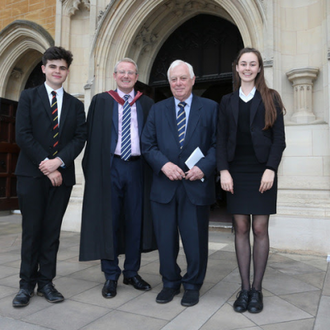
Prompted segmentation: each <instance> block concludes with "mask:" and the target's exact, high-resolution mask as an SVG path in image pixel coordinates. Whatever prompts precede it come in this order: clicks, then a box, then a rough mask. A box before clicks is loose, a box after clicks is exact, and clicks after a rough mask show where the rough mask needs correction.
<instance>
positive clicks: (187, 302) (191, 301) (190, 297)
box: [181, 290, 199, 307]
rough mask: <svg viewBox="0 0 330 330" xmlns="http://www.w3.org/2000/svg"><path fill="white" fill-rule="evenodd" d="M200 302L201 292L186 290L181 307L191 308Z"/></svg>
mask: <svg viewBox="0 0 330 330" xmlns="http://www.w3.org/2000/svg"><path fill="white" fill-rule="evenodd" d="M198 302H199V291H198V290H185V292H184V294H183V297H182V300H181V305H182V306H185V307H191V306H194V305H196V304H198Z"/></svg>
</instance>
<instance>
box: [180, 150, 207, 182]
mask: <svg viewBox="0 0 330 330" xmlns="http://www.w3.org/2000/svg"><path fill="white" fill-rule="evenodd" d="M204 157H205V156H204V154H203V152H202V150H201V149H200V148H199V147H197V148H196V149H195V150H194V151H193V152H192V153H191V155H190V156H189V157H188V159H187V160H186V161H185V163H186V165H187V167H188V168H189V170H190V169H192V168H193V167H194V166H195V165H196V164H197V163H198V162H199V161H200V160H201V159H202V158H204ZM201 181H202V182H203V181H204V178H202V179H201Z"/></svg>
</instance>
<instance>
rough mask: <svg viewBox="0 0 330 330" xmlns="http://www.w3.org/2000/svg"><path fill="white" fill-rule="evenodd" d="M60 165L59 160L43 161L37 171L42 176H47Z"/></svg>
mask: <svg viewBox="0 0 330 330" xmlns="http://www.w3.org/2000/svg"><path fill="white" fill-rule="evenodd" d="M61 165H62V161H61V160H60V159H59V158H54V159H47V160H43V161H42V162H41V163H40V164H39V170H40V171H41V172H42V173H43V174H44V175H47V176H48V175H49V174H51V173H52V172H54V171H55V170H57V169H58V168H59V167H60V166H61Z"/></svg>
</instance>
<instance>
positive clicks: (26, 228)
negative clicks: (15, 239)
mask: <svg viewBox="0 0 330 330" xmlns="http://www.w3.org/2000/svg"><path fill="white" fill-rule="evenodd" d="M71 62H72V54H71V52H70V51H67V50H65V49H64V48H62V47H55V46H54V47H50V48H48V49H47V50H46V51H45V53H44V55H43V58H42V63H43V64H42V67H41V69H42V72H43V73H44V74H45V77H46V81H45V83H44V84H43V85H41V86H38V87H35V88H32V89H28V90H24V91H23V92H22V94H21V97H20V99H19V103H18V108H17V115H16V141H17V144H18V145H19V147H20V148H21V151H20V155H19V158H18V161H17V167H16V175H17V195H18V199H19V205H20V209H21V213H22V251H21V269H20V278H21V279H20V290H19V292H18V293H17V295H16V296H15V298H14V300H13V306H14V307H24V306H27V305H28V304H29V302H30V298H31V297H32V296H33V295H34V289H35V287H36V285H37V286H38V290H37V294H38V295H39V296H44V297H45V298H46V300H47V301H48V302H51V303H57V302H61V301H63V300H64V297H63V295H62V294H61V293H60V292H58V291H57V290H56V289H55V287H54V284H53V279H54V277H55V275H56V256H57V251H58V247H59V236H60V229H61V224H62V219H63V216H64V213H65V210H66V207H67V205H68V202H69V198H70V194H71V190H72V186H73V185H74V184H75V169H74V159H75V158H76V157H77V156H78V155H79V153H80V152H81V150H82V148H83V147H84V144H85V140H86V122H85V111H84V105H83V103H82V102H80V101H79V100H78V99H76V98H75V97H73V96H72V95H70V94H68V93H66V92H65V91H64V90H63V87H62V84H63V83H64V81H65V80H66V78H67V76H68V74H69V67H70V64H71Z"/></svg>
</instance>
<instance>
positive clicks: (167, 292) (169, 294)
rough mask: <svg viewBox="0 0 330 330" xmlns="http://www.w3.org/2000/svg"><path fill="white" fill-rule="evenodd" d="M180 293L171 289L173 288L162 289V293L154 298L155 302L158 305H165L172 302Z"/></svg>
mask: <svg viewBox="0 0 330 330" xmlns="http://www.w3.org/2000/svg"><path fill="white" fill-rule="evenodd" d="M179 293H180V288H179V289H173V288H163V289H162V291H160V292H159V293H158V295H157V297H156V302H157V303H158V304H166V303H168V302H170V301H172V300H173V298H174V296H176V295H177V294H179Z"/></svg>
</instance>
